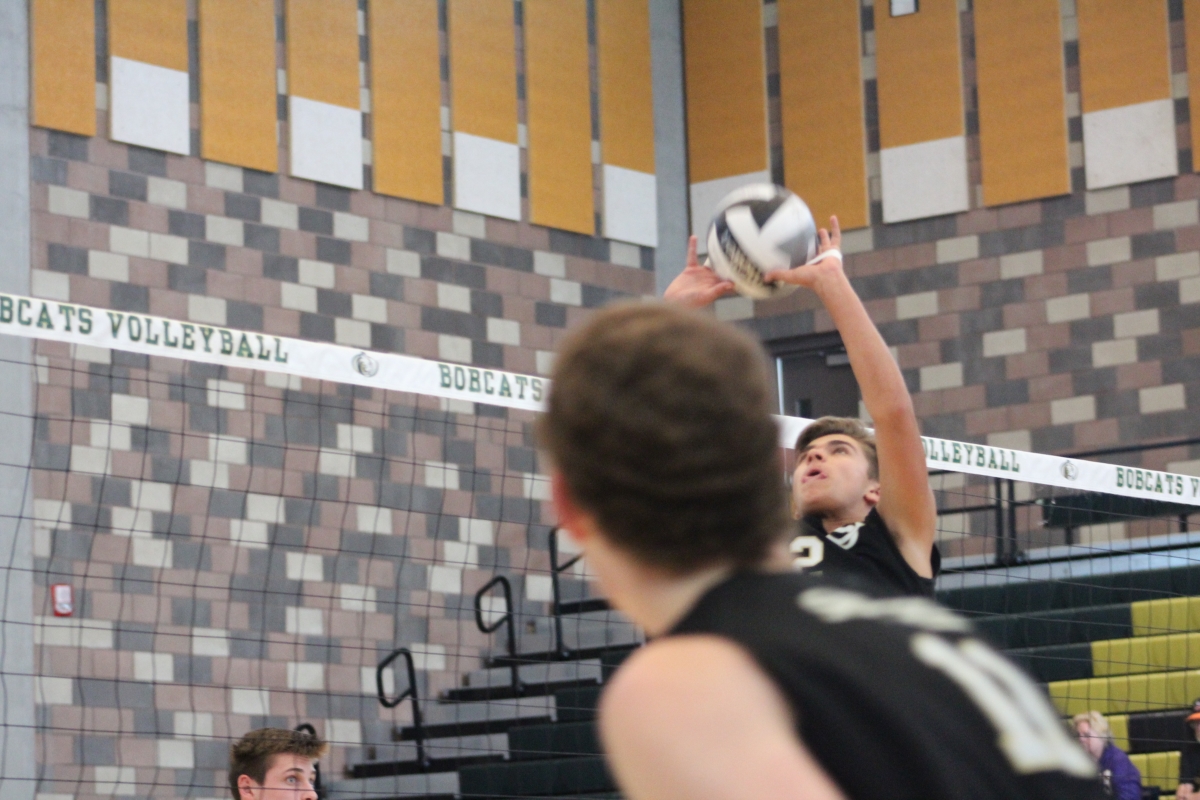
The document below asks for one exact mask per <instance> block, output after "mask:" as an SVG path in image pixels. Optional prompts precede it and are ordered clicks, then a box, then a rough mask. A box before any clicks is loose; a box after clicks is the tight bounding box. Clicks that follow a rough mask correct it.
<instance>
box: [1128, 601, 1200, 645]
mask: <svg viewBox="0 0 1200 800" xmlns="http://www.w3.org/2000/svg"><path fill="white" fill-rule="evenodd" d="M1130 616H1131V617H1132V621H1133V635H1134V636H1153V635H1155V634H1160V633H1170V632H1174V631H1200V597H1170V598H1164V599H1162V600H1139V601H1137V602H1135V603H1131V604H1130Z"/></svg>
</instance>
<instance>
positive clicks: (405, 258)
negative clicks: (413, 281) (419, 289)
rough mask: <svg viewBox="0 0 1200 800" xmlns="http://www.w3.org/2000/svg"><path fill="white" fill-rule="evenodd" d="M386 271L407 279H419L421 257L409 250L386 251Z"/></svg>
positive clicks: (390, 249) (389, 249)
mask: <svg viewBox="0 0 1200 800" xmlns="http://www.w3.org/2000/svg"><path fill="white" fill-rule="evenodd" d="M387 271H388V272H390V273H391V274H393V275H403V276H405V277H407V278H419V277H421V256H420V255H418V254H417V253H414V252H412V251H410V250H393V249H392V248H390V247H389V248H388V251H387Z"/></svg>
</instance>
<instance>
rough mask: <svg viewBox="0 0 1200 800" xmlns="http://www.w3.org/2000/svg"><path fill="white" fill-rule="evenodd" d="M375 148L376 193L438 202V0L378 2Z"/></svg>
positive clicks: (373, 19)
mask: <svg viewBox="0 0 1200 800" xmlns="http://www.w3.org/2000/svg"><path fill="white" fill-rule="evenodd" d="M368 9H369V13H370V21H369V23H370V24H369V30H370V35H371V41H372V42H377V43H379V45H380V46H377V47H375V48H374V49H373V50H372V52H371V117H372V122H373V127H374V129H373V130H372V153H373V155H374V170H373V172H374V179H375V191H377V192H380V193H382V194H390V195H394V196H396V197H407V198H410V199H412V200H420V201H422V202H425V203H433V204H435V205H440V204H441V203H443V202H444V201H445V197H444V191H443V186H442V123H441V108H442V78H441V65H440V62H439V59H440V53H439V49H438V8H437V0H373V1H372V2H371V3H370V5H369V6H368Z"/></svg>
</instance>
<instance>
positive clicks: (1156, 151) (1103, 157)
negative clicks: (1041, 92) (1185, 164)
mask: <svg viewBox="0 0 1200 800" xmlns="http://www.w3.org/2000/svg"><path fill="white" fill-rule="evenodd" d="M1083 154H1084V171H1085V172H1086V174H1087V187H1088V188H1089V189H1101V188H1104V187H1106V186H1119V185H1121V184H1125V183H1136V182H1137V181H1148V180H1151V179H1154V178H1165V177H1167V176H1169V175H1174V174H1176V173H1177V172H1178V171H1179V159H1178V155H1177V153H1176V151H1175V107H1174V101H1172V100H1151V101H1150V102H1148V103H1134V104H1133V105H1128V106H1118V107H1117V108H1108V109H1104V110H1103V111H1092V112H1090V113H1087V114H1084V115H1083Z"/></svg>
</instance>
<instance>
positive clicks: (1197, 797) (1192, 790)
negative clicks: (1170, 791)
mask: <svg viewBox="0 0 1200 800" xmlns="http://www.w3.org/2000/svg"><path fill="white" fill-rule="evenodd" d="M1187 727H1188V734H1189V736H1188V738H1189V739H1191V741H1189V742H1187V743H1186V744H1184V746H1183V747H1181V748H1179V749H1180V753H1179V788H1178V789H1176V790H1175V797H1176V798H1177V800H1200V791H1197V789H1200V698H1196V700H1195V701H1194V702H1193V703H1192V713H1191V714H1189V715H1188V718H1187Z"/></svg>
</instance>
